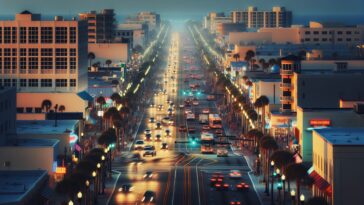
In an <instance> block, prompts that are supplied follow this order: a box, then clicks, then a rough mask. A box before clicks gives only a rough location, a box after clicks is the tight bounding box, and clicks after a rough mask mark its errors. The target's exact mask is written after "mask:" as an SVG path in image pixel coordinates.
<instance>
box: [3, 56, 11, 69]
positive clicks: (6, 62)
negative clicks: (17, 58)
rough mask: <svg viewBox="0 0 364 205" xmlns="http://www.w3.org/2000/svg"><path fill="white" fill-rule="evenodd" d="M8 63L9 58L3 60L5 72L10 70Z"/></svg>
mask: <svg viewBox="0 0 364 205" xmlns="http://www.w3.org/2000/svg"><path fill="white" fill-rule="evenodd" d="M10 62H11V60H10V58H4V69H5V70H6V69H8V70H9V69H10V65H11V64H10Z"/></svg>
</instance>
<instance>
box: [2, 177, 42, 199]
mask: <svg viewBox="0 0 364 205" xmlns="http://www.w3.org/2000/svg"><path fill="white" fill-rule="evenodd" d="M47 180H48V175H47V172H46V171H44V170H32V171H0V182H1V183H0V190H1V194H0V204H7V205H8V204H9V205H10V204H11V205H30V204H46V203H47V202H49V201H48V200H49V198H48V197H49V195H48V194H45V193H46V192H47V191H45V190H49V188H47ZM48 193H49V192H48Z"/></svg>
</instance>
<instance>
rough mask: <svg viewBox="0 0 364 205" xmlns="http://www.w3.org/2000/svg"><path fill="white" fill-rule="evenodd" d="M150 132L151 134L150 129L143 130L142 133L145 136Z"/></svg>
mask: <svg viewBox="0 0 364 205" xmlns="http://www.w3.org/2000/svg"><path fill="white" fill-rule="evenodd" d="M151 132H152V131H151V130H150V129H145V130H144V133H145V134H150V133H151Z"/></svg>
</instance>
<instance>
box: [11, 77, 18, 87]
mask: <svg viewBox="0 0 364 205" xmlns="http://www.w3.org/2000/svg"><path fill="white" fill-rule="evenodd" d="M16 83H17V79H12V86H13V87H16Z"/></svg>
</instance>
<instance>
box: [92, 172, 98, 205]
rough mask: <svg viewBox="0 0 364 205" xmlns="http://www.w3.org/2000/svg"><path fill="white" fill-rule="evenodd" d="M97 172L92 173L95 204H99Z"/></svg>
mask: <svg viewBox="0 0 364 205" xmlns="http://www.w3.org/2000/svg"><path fill="white" fill-rule="evenodd" d="M96 175H97V174H96V171H93V172H92V177H93V178H94V203H95V204H97V195H96V194H97V178H96Z"/></svg>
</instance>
